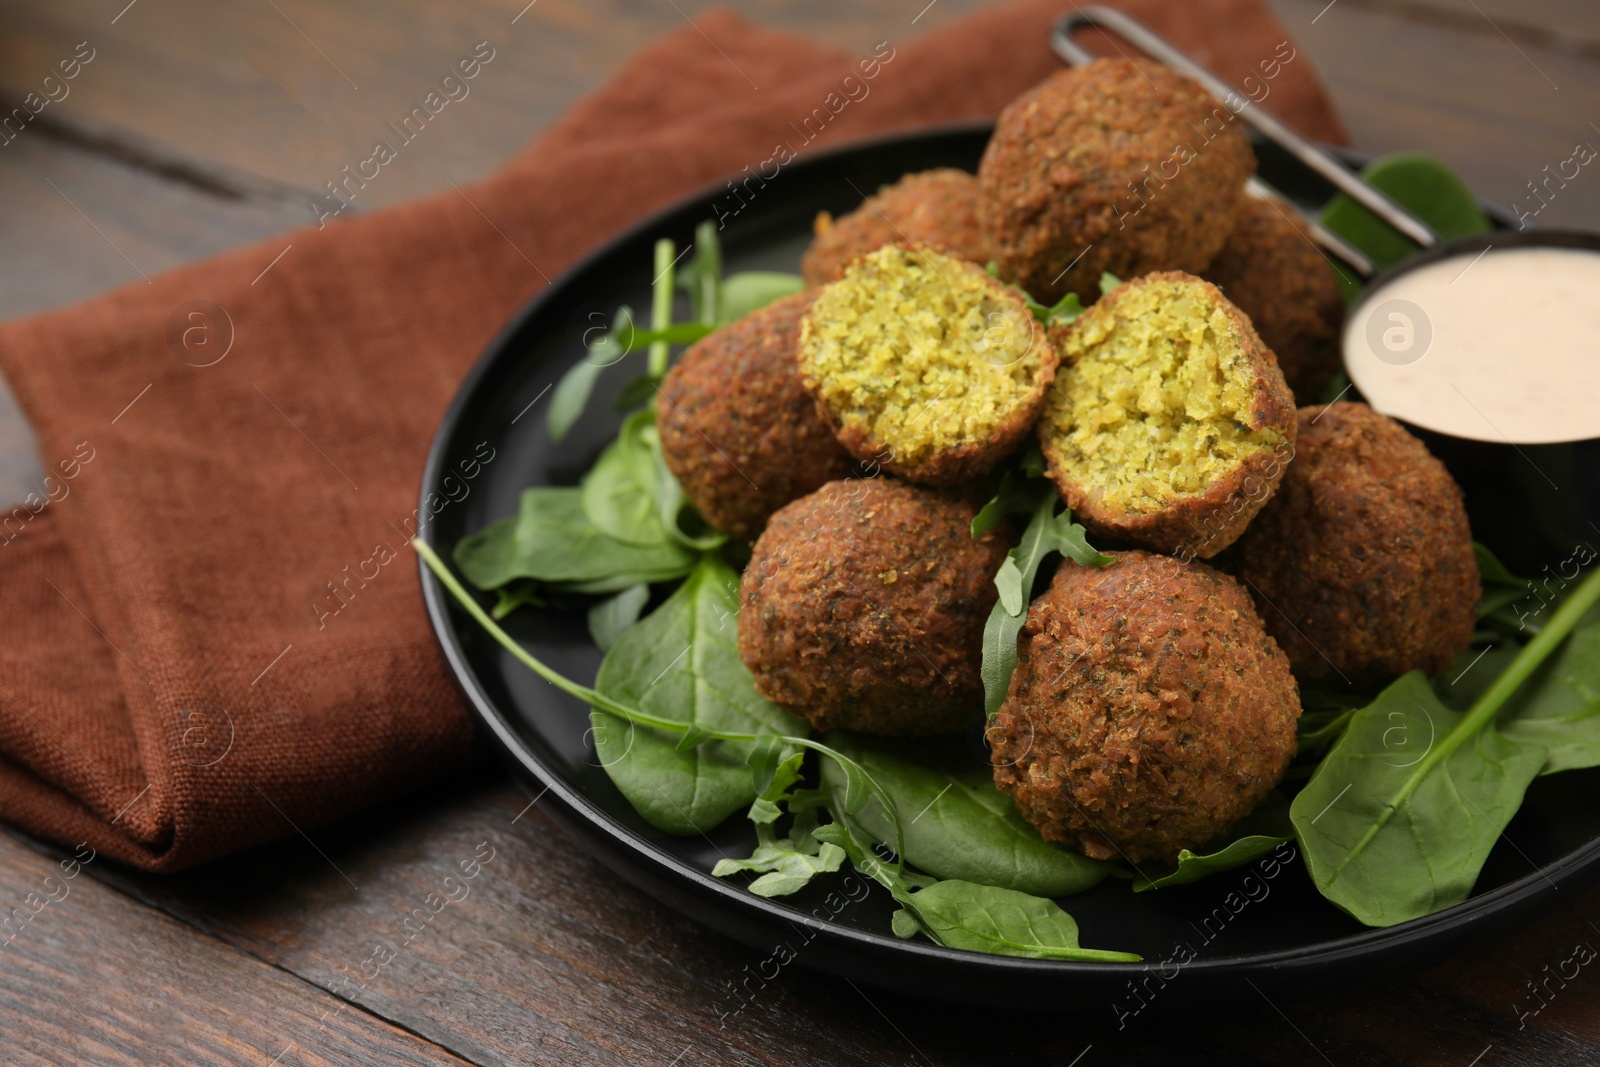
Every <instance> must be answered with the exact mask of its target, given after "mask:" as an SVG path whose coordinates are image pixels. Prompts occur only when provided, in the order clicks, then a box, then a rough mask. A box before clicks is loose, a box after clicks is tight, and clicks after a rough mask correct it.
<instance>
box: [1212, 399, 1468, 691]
mask: <svg viewBox="0 0 1600 1067" xmlns="http://www.w3.org/2000/svg"><path fill="white" fill-rule="evenodd" d="M1295 449H1296V450H1295V457H1294V461H1293V462H1292V463H1290V464H1289V470H1288V473H1287V474H1286V475H1285V476H1284V479H1283V484H1282V485H1281V486H1279V488H1278V494H1277V496H1275V497H1274V498H1273V500H1272V502H1271V503H1270V504H1268V505H1267V506H1266V507H1265V508H1263V509H1262V511H1261V514H1260V515H1258V516H1257V517H1256V520H1255V521H1254V522H1253V523H1251V524H1250V529H1249V530H1248V531H1246V532H1245V535H1244V536H1243V537H1241V538H1240V539H1239V543H1238V544H1237V545H1236V546H1235V547H1234V550H1233V552H1231V553H1230V555H1229V563H1230V564H1231V565H1232V566H1234V567H1235V573H1236V574H1238V575H1239V577H1240V578H1241V579H1243V580H1244V581H1245V583H1246V584H1248V585H1249V586H1250V587H1251V589H1252V591H1253V592H1254V593H1255V594H1256V598H1257V600H1258V601H1259V602H1260V607H1261V617H1262V618H1263V619H1265V620H1266V624H1267V630H1268V632H1270V633H1271V634H1272V635H1273V636H1274V637H1276V638H1277V640H1278V643H1279V644H1280V645H1282V646H1283V650H1284V651H1285V652H1287V653H1288V654H1289V662H1290V663H1292V664H1293V665H1294V669H1295V673H1296V674H1298V675H1299V676H1300V677H1301V678H1307V679H1311V678H1317V679H1320V678H1337V679H1340V680H1348V681H1351V682H1360V681H1386V680H1388V679H1390V678H1394V677H1397V676H1398V675H1401V674H1404V673H1405V672H1406V671H1410V670H1421V671H1424V672H1426V673H1428V674H1439V673H1441V672H1442V671H1444V670H1445V669H1447V668H1448V667H1449V666H1450V665H1451V664H1452V663H1454V662H1455V660H1456V657H1457V656H1458V655H1460V654H1461V653H1462V652H1464V651H1466V649H1467V646H1468V645H1470V644H1471V643H1472V631H1473V628H1474V627H1475V626H1476V625H1477V618H1478V598H1479V596H1480V594H1481V586H1480V583H1479V579H1478V566H1477V563H1476V561H1475V558H1474V556H1473V551H1472V531H1471V529H1470V528H1469V527H1468V525H1467V512H1466V508H1465V507H1464V506H1463V504H1462V497H1461V489H1460V487H1459V486H1457V485H1456V483H1455V479H1454V478H1452V477H1450V472H1449V471H1447V470H1446V469H1445V467H1444V464H1442V463H1440V462H1439V461H1438V460H1437V459H1435V458H1434V457H1433V456H1432V455H1431V454H1429V452H1428V449H1427V447H1426V446H1424V445H1423V443H1422V442H1421V441H1419V440H1417V439H1416V438H1415V437H1413V436H1411V435H1410V434H1409V433H1407V432H1406V431H1405V429H1404V428H1403V427H1401V425H1400V424H1399V423H1397V422H1395V421H1394V420H1393V419H1391V418H1389V417H1387V416H1385V415H1380V414H1378V413H1377V412H1376V411H1373V410H1372V409H1371V408H1369V407H1367V405H1365V404H1354V403H1348V402H1346V403H1339V404H1330V405H1327V406H1325V407H1324V406H1320V405H1319V406H1314V407H1305V408H1301V409H1300V435H1299V441H1298V442H1297V444H1296V446H1295Z"/></svg>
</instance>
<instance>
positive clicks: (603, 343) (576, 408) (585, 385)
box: [547, 306, 634, 441]
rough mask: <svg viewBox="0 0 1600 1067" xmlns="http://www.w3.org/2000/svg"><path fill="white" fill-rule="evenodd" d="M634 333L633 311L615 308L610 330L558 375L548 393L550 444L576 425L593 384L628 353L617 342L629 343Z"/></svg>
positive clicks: (622, 345) (590, 342)
mask: <svg viewBox="0 0 1600 1067" xmlns="http://www.w3.org/2000/svg"><path fill="white" fill-rule="evenodd" d="M633 333H634V329H633V312H632V311H631V310H630V309H629V308H628V307H626V306H623V307H620V308H618V309H617V313H616V315H615V316H613V317H612V319H611V329H610V330H608V331H606V332H605V333H602V334H601V335H600V336H598V337H596V338H594V339H593V340H590V341H589V342H588V345H587V349H588V350H587V352H586V353H585V355H584V357H583V359H581V360H579V361H578V362H577V363H575V364H573V365H572V367H571V369H570V370H568V371H567V373H566V374H564V375H562V376H561V381H559V382H558V383H556V388H555V391H554V392H553V393H551V394H550V414H549V416H548V419H547V423H548V425H549V428H550V439H551V440H552V441H560V440H562V439H563V438H565V437H566V436H567V434H568V432H570V431H571V429H572V428H573V427H574V426H576V425H577V424H578V419H579V418H581V417H582V416H583V409H584V408H586V407H588V406H589V397H590V396H591V395H592V394H593V393H594V385H595V382H597V381H599V380H600V373H601V372H602V371H604V370H605V369H606V368H607V367H609V366H612V365H613V364H615V363H616V362H617V361H618V360H620V359H621V358H622V357H623V356H625V355H627V354H628V349H627V348H626V347H625V345H624V342H623V341H620V340H618V339H619V338H625V339H630V340H631V335H632V334H633Z"/></svg>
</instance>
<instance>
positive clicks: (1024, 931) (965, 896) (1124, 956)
mask: <svg viewBox="0 0 1600 1067" xmlns="http://www.w3.org/2000/svg"><path fill="white" fill-rule="evenodd" d="M901 904H902V905H903V907H904V911H905V913H909V916H910V918H911V919H913V920H914V921H915V924H916V927H918V928H920V929H922V930H923V931H925V932H927V933H929V934H931V935H932V936H933V937H934V938H935V939H936V940H937V941H939V942H940V943H941V944H943V945H946V946H948V947H950V948H964V949H968V950H970V951H973V952H989V953H994V954H996V955H1000V956H1024V957H1027V958H1029V959H1038V960H1097V961H1101V962H1129V963H1136V962H1138V961H1139V959H1140V957H1139V956H1137V955H1135V954H1133V953H1131V952H1111V951H1106V950H1103V949H1089V948H1081V947H1079V945H1078V924H1077V923H1076V922H1074V921H1073V919H1072V916H1070V915H1068V914H1067V913H1066V912H1064V911H1062V910H1061V906H1060V905H1058V904H1057V903H1056V902H1055V901H1053V900H1047V899H1046V898H1044V897H1036V896H1031V895H1029V894H1027V893H1019V892H1017V891H1016V890H1014V889H999V888H997V887H995V886H991V885H975V884H974V883H972V882H963V881H959V880H956V879H950V880H946V881H942V882H935V883H934V884H933V885H930V886H928V887H927V888H926V889H921V890H918V891H916V892H914V893H907V894H906V895H905V899H903V900H901ZM911 928H912V927H911V924H910V923H907V922H906V921H905V920H904V919H900V918H899V917H898V916H897V918H896V921H895V933H897V934H899V935H900V936H902V937H904V936H906V935H907V931H909V930H910V929H911Z"/></svg>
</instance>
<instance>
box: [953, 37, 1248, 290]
mask: <svg viewBox="0 0 1600 1067" xmlns="http://www.w3.org/2000/svg"><path fill="white" fill-rule="evenodd" d="M1234 119H1235V116H1234V114H1233V113H1232V112H1231V111H1229V110H1228V109H1227V108H1225V107H1223V106H1222V105H1221V104H1219V103H1218V102H1217V101H1216V100H1215V99H1213V98H1212V97H1211V95H1210V94H1209V93H1207V92H1206V91H1205V90H1204V89H1202V88H1201V87H1200V86H1199V85H1198V84H1197V83H1196V82H1194V81H1192V80H1190V79H1188V78H1186V77H1184V76H1182V75H1180V74H1176V73H1174V72H1173V71H1171V70H1169V69H1167V68H1166V67H1163V66H1161V65H1159V64H1156V63H1146V64H1144V65H1143V66H1142V67H1135V66H1134V65H1133V64H1132V63H1130V62H1128V61H1127V60H1123V59H1097V60H1095V61H1094V62H1093V63H1089V64H1086V65H1084V66H1081V67H1075V68H1073V69H1071V70H1063V71H1059V72H1057V73H1055V74H1052V75H1051V76H1050V77H1048V78H1046V79H1045V80H1044V81H1042V82H1040V83H1039V84H1038V85H1036V86H1034V87H1033V88H1032V89H1030V90H1028V91H1027V92H1026V93H1023V94H1022V95H1021V96H1019V97H1017V99H1015V100H1013V101H1012V102H1011V103H1010V104H1008V105H1006V108H1005V110H1004V111H1002V112H1000V118H999V121H998V122H997V123H996V125H995V130H994V136H993V137H992V138H990V140H989V146H988V148H987V149H985V151H984V153H983V161H982V163H980V164H979V166H978V219H979V221H980V222H981V223H982V225H983V229H984V232H985V233H986V234H987V235H988V238H989V241H990V243H991V244H992V245H993V246H994V252H995V257H996V259H997V260H998V262H999V264H1000V273H1001V276H1002V277H1004V278H1006V279H1007V280H1008V281H1014V282H1016V283H1017V284H1019V285H1021V286H1022V287H1023V288H1024V289H1026V290H1027V291H1028V292H1030V293H1032V294H1033V295H1034V297H1035V298H1037V299H1038V300H1041V301H1043V302H1044V303H1047V304H1048V303H1053V302H1054V301H1056V300H1057V299H1059V298H1060V297H1061V296H1062V295H1063V294H1065V293H1068V292H1073V293H1077V294H1078V297H1079V299H1081V300H1082V301H1083V302H1084V303H1088V302H1090V301H1092V300H1093V299H1094V298H1095V297H1096V296H1098V295H1099V282H1100V275H1101V273H1102V272H1104V271H1110V272H1111V273H1112V274H1115V275H1116V276H1118V277H1119V278H1130V277H1133V276H1135V275H1138V274H1146V273H1149V272H1150V271H1157V270H1185V271H1189V272H1190V273H1192V274H1198V273H1200V272H1201V271H1203V270H1204V269H1205V268H1206V267H1207V266H1209V265H1210V263H1211V260H1212V259H1213V258H1214V257H1215V256H1216V254H1217V253H1218V252H1219V251H1220V250H1221V249H1222V246H1223V243H1224V242H1226V241H1227V239H1228V234H1229V233H1230V232H1232V230H1233V226H1234V219H1235V217H1236V216H1237V215H1238V212H1239V206H1240V199H1241V197H1242V188H1243V185H1244V182H1245V180H1246V179H1247V178H1249V177H1250V176H1251V175H1252V174H1254V173H1255V169H1256V158H1255V154H1254V152H1253V151H1252V150H1251V148H1250V142H1249V141H1247V140H1246V139H1245V136H1244V134H1243V133H1242V132H1241V131H1240V129H1239V125H1238V124H1237V123H1236V122H1235V121H1234Z"/></svg>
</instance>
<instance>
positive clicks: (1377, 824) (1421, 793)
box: [1291, 571, 1600, 926]
mask: <svg viewBox="0 0 1600 1067" xmlns="http://www.w3.org/2000/svg"><path fill="white" fill-rule="evenodd" d="M1597 600H1600V571H1595V572H1593V573H1591V574H1590V575H1589V576H1588V577H1587V578H1586V579H1584V581H1583V582H1582V584H1580V585H1579V586H1578V587H1577V588H1576V589H1575V590H1574V591H1573V592H1572V594H1571V595H1570V596H1569V597H1568V598H1567V599H1566V601H1564V602H1563V603H1562V604H1561V606H1560V607H1558V608H1557V609H1556V610H1555V612H1554V614H1553V615H1552V616H1551V618H1550V620H1549V621H1548V623H1547V624H1546V625H1545V627H1544V628H1543V629H1542V630H1541V631H1540V632H1539V634H1538V635H1537V636H1536V637H1534V638H1533V640H1532V641H1530V642H1528V644H1527V646H1526V647H1524V648H1523V649H1522V650H1521V651H1520V652H1519V653H1518V654H1517V656H1516V658H1515V659H1513V660H1512V661H1511V663H1510V665H1509V666H1507V667H1506V669H1505V670H1504V671H1502V672H1501V673H1500V674H1499V675H1498V676H1497V677H1496V678H1495V680H1494V682H1493V683H1492V684H1491V685H1490V686H1489V687H1488V689H1486V690H1485V691H1484V692H1483V693H1482V695H1480V696H1479V697H1478V699H1477V700H1476V701H1474V702H1473V705H1472V707H1471V708H1470V709H1469V710H1468V711H1467V712H1466V713H1465V714H1462V713H1459V712H1456V711H1454V710H1452V709H1451V708H1449V707H1447V706H1446V705H1445V704H1444V703H1443V702H1442V701H1441V700H1440V699H1439V697H1438V696H1437V695H1436V694H1435V693H1434V691H1433V689H1432V688H1430V687H1429V685H1428V683H1427V679H1425V678H1424V677H1423V676H1422V675H1421V674H1420V673H1417V672H1413V673H1411V674H1407V675H1405V676H1404V677H1402V678H1400V679H1399V680H1398V681H1396V682H1395V683H1394V684H1392V685H1390V686H1389V688H1387V689H1385V690H1384V691H1383V693H1382V694H1380V695H1379V697H1378V699H1377V700H1376V701H1374V702H1373V703H1372V704H1371V705H1369V706H1368V707H1366V708H1363V709H1361V710H1360V711H1358V712H1356V713H1355V715H1354V716H1353V717H1352V718H1351V720H1350V724H1349V726H1348V727H1347V728H1346V729H1345V732H1344V735H1343V736H1342V737H1341V738H1340V739H1339V740H1338V742H1336V743H1335V744H1334V746H1333V749H1332V750H1331V751H1330V752H1329V753H1328V755H1327V757H1326V758H1325V759H1324V760H1323V761H1322V764H1321V765H1320V766H1319V767H1318V768H1317V770H1316V773H1315V774H1313V775H1312V777H1311V781H1310V782H1308V783H1307V785H1306V787H1305V789H1304V790H1302V791H1301V793H1300V795H1299V796H1297V797H1296V798H1295V800H1294V803H1293V805H1292V806H1291V816H1292V818H1293V820H1294V825H1295V833H1296V836H1297V837H1298V838H1299V839H1300V846H1301V849H1302V851H1303V852H1304V853H1305V857H1306V863H1307V866H1308V867H1309V868H1310V871H1311V875H1312V878H1313V879H1314V880H1315V882H1316V884H1317V888H1318V889H1319V890H1321V892H1322V894H1323V896H1325V897H1327V898H1328V899H1329V900H1331V901H1333V902H1334V903H1335V904H1337V905H1338V906H1339V907H1341V908H1343V909H1344V910H1345V911H1347V912H1349V913H1350V914H1351V915H1353V916H1354V917H1355V918H1357V919H1359V920H1360V921H1362V922H1364V923H1367V924H1368V925H1370V926H1389V925H1392V924H1394V923H1397V922H1404V921H1405V920H1407V919H1414V918H1418V917H1419V916H1422V915H1427V914H1429V913H1431V912H1434V911H1437V910H1439V909H1440V908H1444V907H1449V906H1450V905H1452V904H1457V903H1460V902H1461V901H1463V900H1465V899H1466V898H1467V896H1468V895H1469V894H1470V893H1471V891H1472V886H1473V883H1474V882H1475V881H1476V880H1477V877H1478V872H1479V871H1480V870H1481V869H1482V867H1483V862H1484V860H1485V859H1486V858H1487V857H1488V855H1489V850H1490V849H1491V848H1493V847H1494V844H1495V842H1496V841H1497V840H1499V837H1500V833H1501V831H1502V830H1503V829H1504V828H1505V825H1506V823H1507V822H1508V821H1510V819H1511V816H1512V815H1514V814H1515V813H1516V810H1517V807H1518V806H1519V805H1520V804H1521V803H1522V796H1523V792H1524V790H1525V789H1526V788H1527V786H1528V783H1529V782H1531V781H1532V780H1533V778H1534V777H1535V776H1536V775H1537V774H1538V773H1539V772H1540V771H1541V770H1542V769H1543V768H1544V766H1545V763H1546V760H1547V758H1548V756H1549V751H1548V749H1547V748H1546V747H1545V746H1544V745H1543V744H1535V743H1531V742H1528V741H1523V740H1519V739H1516V738H1513V737H1511V736H1507V735H1506V734H1503V733H1502V732H1501V731H1500V730H1499V729H1497V728H1496V727H1495V724H1494V720H1495V718H1496V716H1497V715H1499V713H1500V712H1501V710H1502V709H1503V708H1504V707H1505V706H1506V704H1507V702H1508V701H1509V700H1510V699H1511V698H1512V697H1513V695H1514V694H1516V692H1517V690H1518V689H1519V688H1520V687H1521V686H1522V685H1523V683H1524V682H1526V681H1527V680H1528V679H1529V677H1530V676H1531V675H1533V674H1534V672H1535V671H1537V670H1538V668H1539V666H1540V664H1542V663H1543V662H1544V661H1545V660H1546V659H1547V658H1548V657H1549V656H1550V655H1551V654H1552V653H1554V652H1555V651H1556V650H1557V649H1558V647H1559V646H1560V645H1561V643H1562V641H1563V640H1564V639H1565V638H1566V637H1567V635H1568V634H1570V633H1571V632H1572V631H1573V629H1574V628H1575V627H1576V626H1577V625H1578V623H1579V622H1580V621H1581V620H1582V619H1583V618H1584V616H1585V615H1586V614H1587V613H1588V611H1589V610H1590V609H1591V608H1592V607H1593V606H1594V604H1595V602H1596V601H1597Z"/></svg>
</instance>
